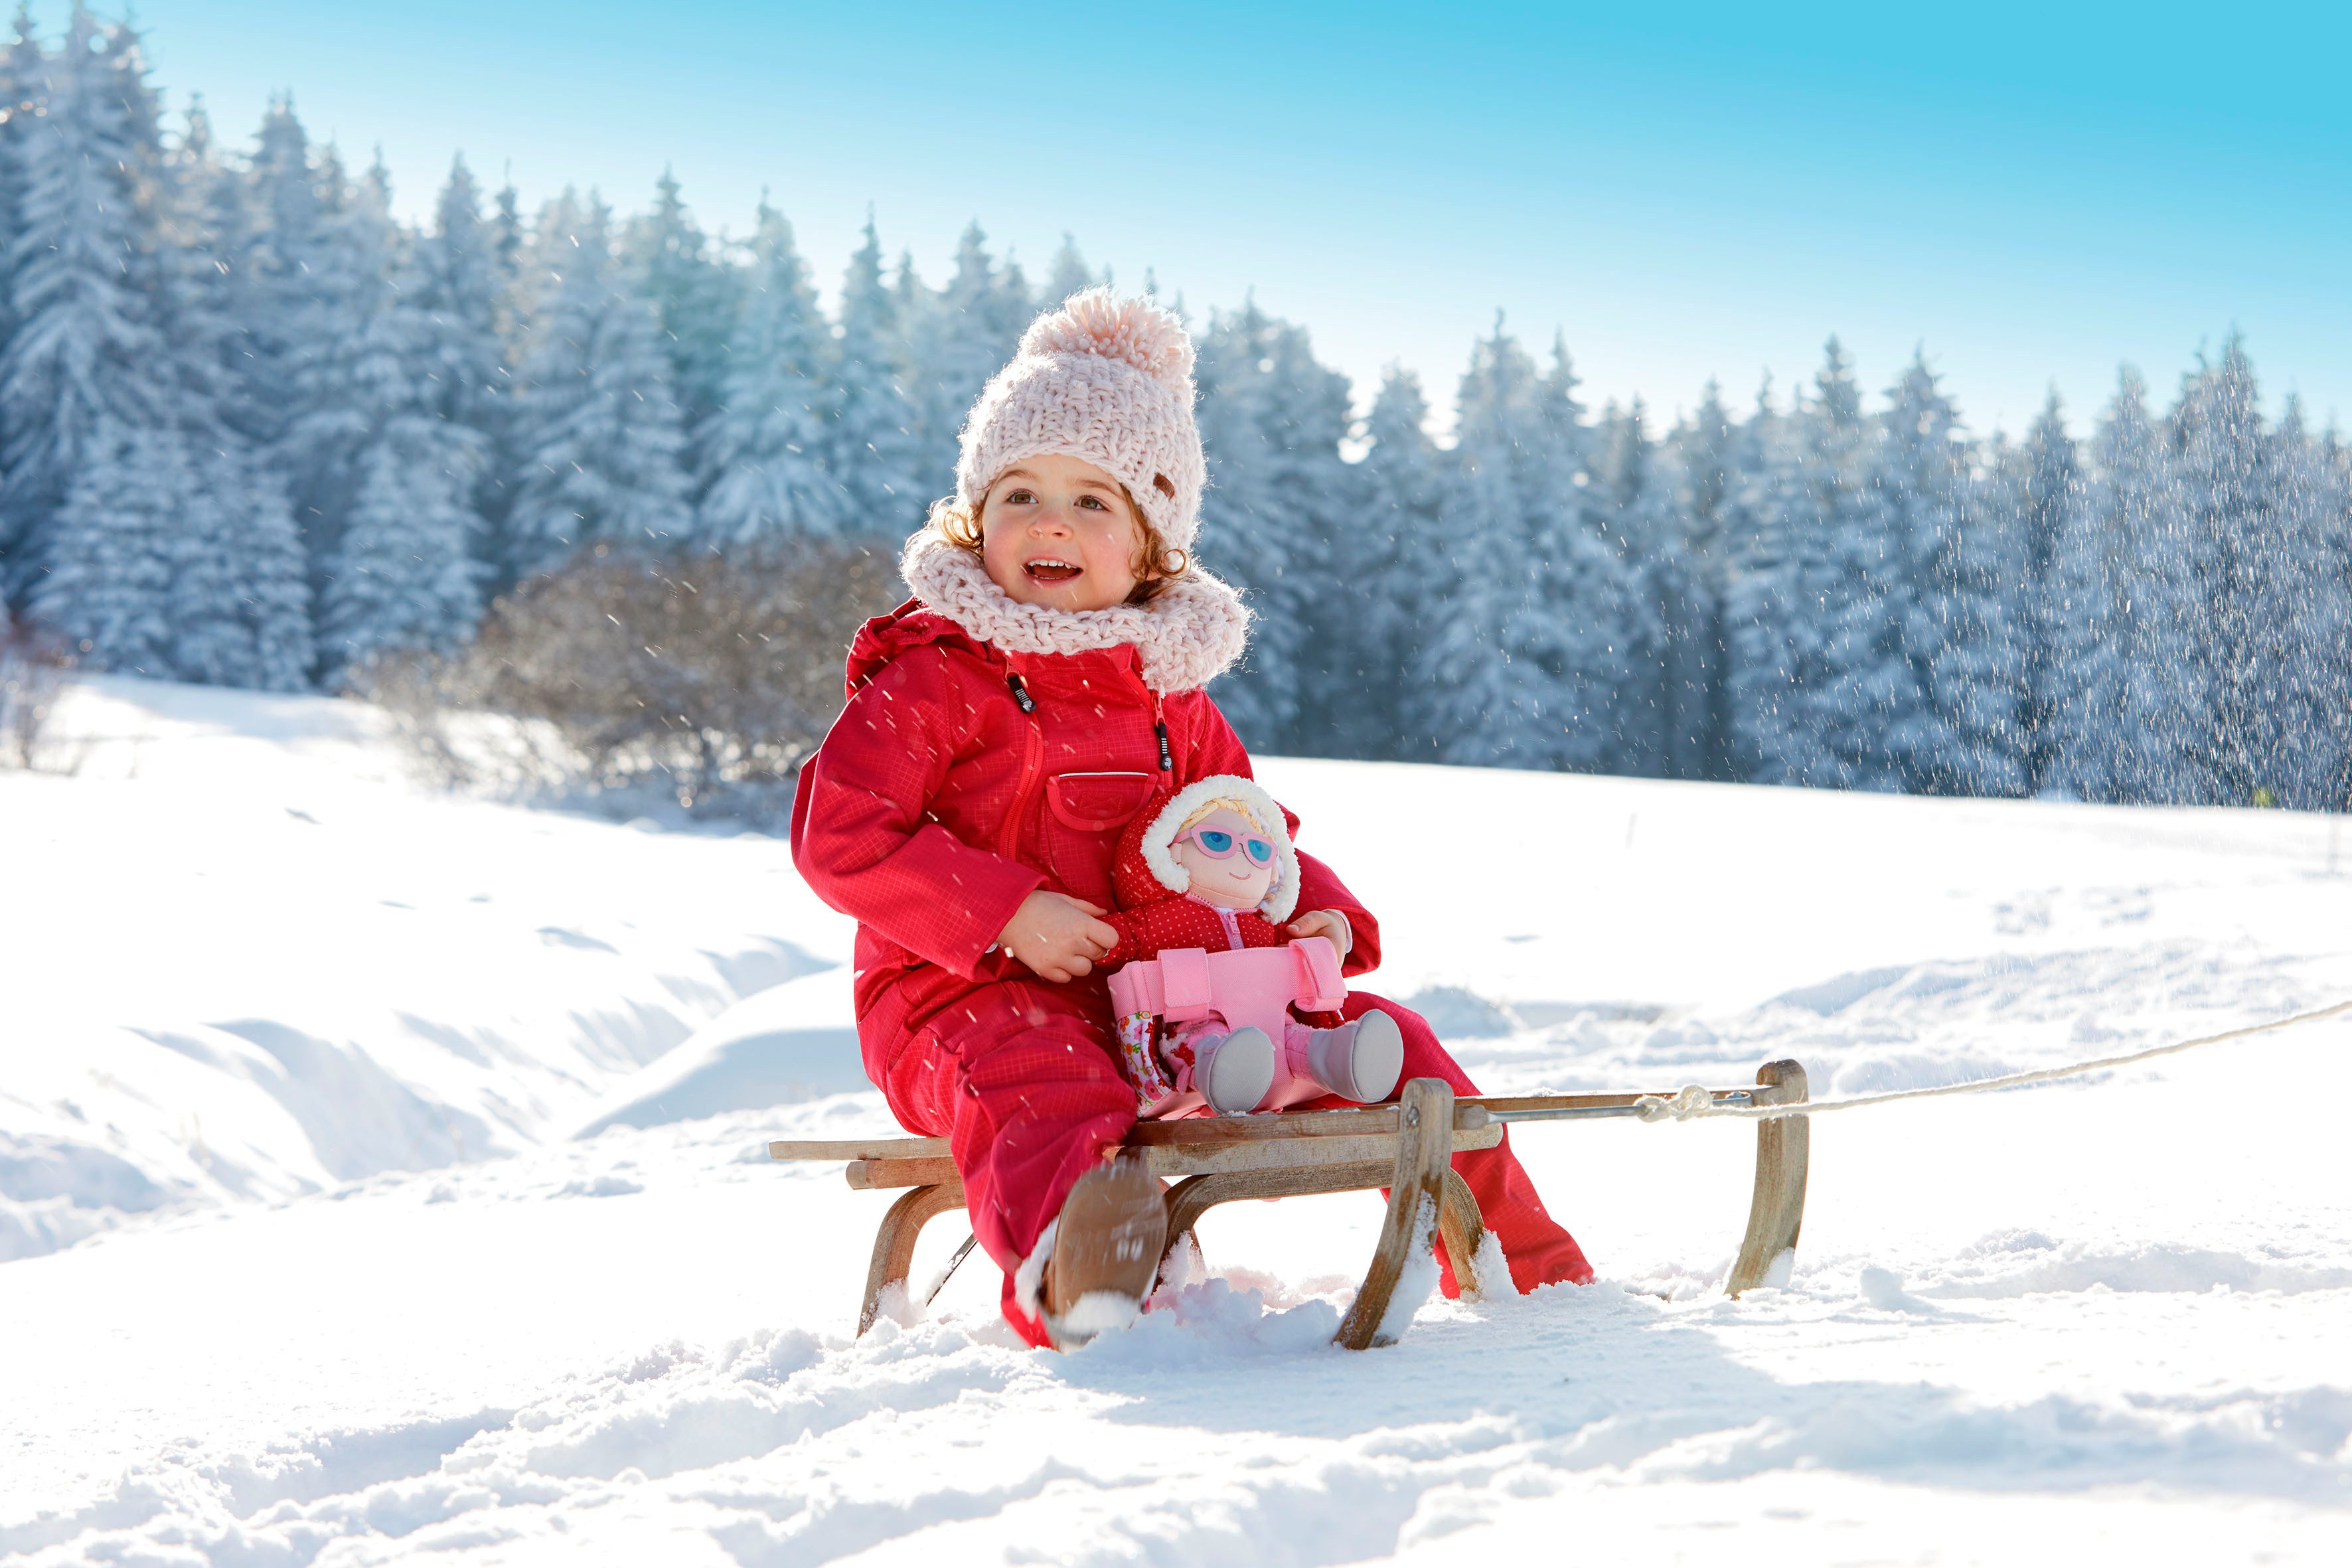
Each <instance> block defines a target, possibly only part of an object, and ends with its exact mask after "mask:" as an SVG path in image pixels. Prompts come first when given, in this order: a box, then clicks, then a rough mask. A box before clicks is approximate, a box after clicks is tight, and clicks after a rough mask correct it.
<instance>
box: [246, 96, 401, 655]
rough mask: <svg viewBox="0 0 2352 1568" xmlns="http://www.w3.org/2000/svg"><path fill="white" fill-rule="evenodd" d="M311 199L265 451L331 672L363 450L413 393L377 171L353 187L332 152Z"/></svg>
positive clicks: (387, 201) (390, 231)
mask: <svg viewBox="0 0 2352 1568" xmlns="http://www.w3.org/2000/svg"><path fill="white" fill-rule="evenodd" d="M315 189H316V194H317V195H318V206H317V209H316V214H315V216H316V224H315V226H314V227H313V228H312V230H311V231H310V243H309V244H308V245H307V247H306V252H307V254H305V255H304V257H303V258H302V260H301V266H302V268H303V269H304V270H303V274H302V278H301V279H300V286H299V287H300V292H299V293H298V294H296V295H295V296H294V297H293V300H294V304H295V306H296V309H297V310H299V331H300V333H301V334H302V335H300V336H299V337H296V338H295V339H294V340H293V342H292V343H291V348H292V353H290V354H289V356H288V357H287V359H286V360H285V361H284V362H283V363H282V364H281V365H280V367H279V368H280V370H281V371H282V373H283V374H284V376H285V380H286V384H287V386H288V388H289V389H290V391H291V393H292V395H293V398H294V403H293V406H292V407H291V408H290V409H289V411H288V415H287V418H286V422H285V426H284V429H283V433H282V434H281V435H280V436H279V437H278V440H277V442H276V444H275V446H274V447H273V449H272V450H273V455H274V457H275V458H276V462H277V465H278V471H279V472H280V473H282V474H283V475H284V476H285V477H286V488H287V494H288V497H289V500H292V501H293V503H294V515H295V518H296V520H297V521H299V523H300V525H301V529H302V537H303V546H304V550H305V552H306V553H307V554H308V555H309V557H310V574H311V579H310V581H311V592H312V595H313V597H314V599H315V600H316V601H317V603H318V604H319V606H320V612H319V616H320V630H321V633H322V637H323V642H324V647H325V650H326V652H327V654H328V656H329V662H330V664H332V663H335V662H337V655H336V653H335V640H334V639H333V638H332V637H324V635H323V634H324V633H325V623H326V621H327V619H328V614H327V609H326V601H327V598H328V596H329V595H330V594H331V591H332V586H333V584H334V581H335V577H336V574H338V572H340V571H341V557H342V554H343V533H344V531H345V530H346V529H347V528H348V527H349V526H350V524H351V520H352V513H353V512H354V510H356V509H357V507H358V505H359V491H360V483H361V476H362V472H363V471H364V469H365V467H366V463H367V451H368V447H369V446H370V445H371V444H372V443H373V440H374V438H375V437H376V436H377V435H378V433H380V432H381V431H382V430H383V426H384V422H385V421H386V420H387V419H388V418H389V417H390V416H391V414H392V411H393V410H394V408H397V407H400V406H402V405H403V404H404V400H405V399H406V398H407V396H408V395H409V391H410V389H409V385H408V379H409V376H408V367H407V366H406V365H405V364H404V363H403V348H404V343H403V337H404V333H403V331H402V329H401V327H400V326H399V325H398V324H396V323H394V321H393V320H392V313H393V310H394V307H395V305H396V304H397V303H398V291H397V285H396V284H395V282H394V275H395V273H396V272H398V271H400V270H402V269H404V267H405V265H406V257H405V255H404V249H405V246H404V240H405V238H406V237H405V236H404V234H402V233H401V232H400V230H399V227H398V226H397V225H396V224H395V223H394V221H393V217H392V212H391V201H392V193H391V188H390V180H389V176H388V175H386V174H385V173H384V171H383V163H382V161H381V160H380V159H379V160H378V161H377V163H376V164H375V166H374V167H373V169H371V171H370V172H369V173H368V174H365V175H363V176H362V178H361V180H360V181H359V182H358V183H356V184H354V183H353V182H352V180H351V179H350V178H349V177H348V176H347V175H346V174H344V172H343V165H342V160H341V156H340V155H339V154H338V153H337V152H336V150H335V148H334V146H333V145H332V144H331V143H330V144H329V145H327V146H325V147H322V148H321V149H320V153H319V156H318V161H317V165H316V169H315Z"/></svg>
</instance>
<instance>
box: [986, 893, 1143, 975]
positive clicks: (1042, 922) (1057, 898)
mask: <svg viewBox="0 0 2352 1568" xmlns="http://www.w3.org/2000/svg"><path fill="white" fill-rule="evenodd" d="M1102 912H1103V909H1102V906H1101V905H1099V904H1090V903H1088V902H1087V901H1086V900H1084V899H1074V898H1072V897H1070V896H1069V895H1068V894H1067V893H1054V892H1048V891H1046V890H1045V889H1043V888H1039V889H1036V890H1035V891H1034V892H1033V893H1031V894H1030V895H1029V896H1028V897H1027V898H1025V899H1024V900H1021V907H1020V908H1019V909H1017V910H1013V918H1012V919H1011V920H1009V921H1005V922H1004V930H1003V931H1001V932H999V933H998V935H997V938H996V944H997V945H998V946H999V947H1001V948H1003V950H1004V951H1005V952H1009V953H1011V954H1012V955H1013V957H1015V958H1017V959H1019V960H1020V961H1021V962H1022V963H1025V964H1027V965H1028V966H1029V967H1030V968H1031V969H1033V970H1034V971H1035V972H1036V973H1037V975H1038V976H1039V978H1041V979H1045V980H1052V981H1056V982H1060V981H1066V980H1076V979H1077V978H1078V977H1079V976H1080V975H1083V974H1090V973H1093V972H1094V967H1095V960H1096V959H1097V958H1100V957H1101V956H1102V955H1103V954H1104V953H1106V952H1109V951H1110V950H1111V949H1112V948H1115V947H1117V946H1118V930H1117V929H1116V928H1115V927H1112V926H1108V925H1105V924H1104V923H1103V922H1102V921H1098V920H1097V919H1095V917H1096V916H1097V915H1099V914H1101V913H1102Z"/></svg>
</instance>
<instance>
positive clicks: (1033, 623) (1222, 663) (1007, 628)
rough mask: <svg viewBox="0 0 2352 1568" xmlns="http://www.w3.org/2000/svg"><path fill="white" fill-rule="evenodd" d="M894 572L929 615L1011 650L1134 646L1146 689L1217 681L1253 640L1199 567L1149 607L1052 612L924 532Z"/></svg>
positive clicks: (1240, 615) (1244, 620) (1238, 612)
mask: <svg viewBox="0 0 2352 1568" xmlns="http://www.w3.org/2000/svg"><path fill="white" fill-rule="evenodd" d="M898 574H899V575H900V576H902V577H904V578H906V579H907V585H908V587H910V588H912V589H914V591H915V597H916V598H918V599H920V600H921V601H922V602H923V605H924V606H925V607H926V608H928V609H931V610H935V611H937V612H938V613H939V614H940V615H942V616H946V617H947V618H948V619H950V620H951V621H953V622H954V623H955V624H956V625H957V626H961V627H962V628H963V629H964V630H965V631H966V632H968V633H970V634H971V636H973V637H977V638H979V639H980V640H981V641H982V642H986V643H993V644H995V645H996V646H997V647H1000V648H1003V649H1004V650H1005V651H1007V652H1009V653H1086V652H1088V651H1090V650H1092V649H1095V648H1105V647H1118V645H1119V644H1121V643H1133V644H1134V645H1135V650H1136V652H1137V653H1139V654H1140V655H1141V656H1142V658H1143V684H1144V685H1146V686H1148V687H1150V689H1152V690H1154V691H1157V692H1160V693H1162V694H1166V693H1169V692H1176V691H1191V690H1192V689H1195V688H1197V687H1202V686H1206V685H1207V684H1208V683H1209V682H1210V681H1212V680H1213V679H1216V678H1217V677H1218V676H1220V675H1223V673H1224V672H1225V671H1226V670H1227V669H1228V668H1231V667H1232V666H1233V664H1234V660H1236V659H1238V658H1241V656H1242V648H1243V646H1244V644H1246V643H1247V642H1248V641H1249V623H1250V613H1249V610H1248V609H1247V608H1246V607H1245V606H1244V605H1243V604H1242V601H1241V595H1238V594H1236V593H1234V591H1233V589H1231V588H1229V587H1227V586H1226V585H1225V584H1223V583H1220V582H1218V581H1217V580H1216V579H1215V578H1214V577H1212V576H1210V575H1209V574H1207V573H1205V572H1202V571H1200V570H1199V569H1197V568H1195V569H1194V570H1192V571H1191V572H1187V573H1186V574H1184V575H1183V576H1181V577H1179V578H1177V579H1176V580H1175V581H1173V582H1171V583H1170V584H1168V586H1167V587H1166V588H1164V589H1162V590H1161V591H1160V596H1159V597H1158V598H1156V599H1154V600H1152V601H1151V603H1150V604H1148V605H1112V606H1111V607H1110V608H1109V609H1108V610H1055V609H1048V608H1046V607H1045V606H1044V605H1024V604H1019V603H1016V602H1015V601H1014V600H1013V597H1012V596H1011V595H1008V594H1006V593H1005V591H1004V590H1003V589H1002V588H1000V587H998V586H997V585H996V584H994V583H992V582H991V581H990V580H989V576H988V572H987V569H986V568H984V567H982V565H981V563H980V559H979V557H977V556H975V555H973V554H972V552H971V551H969V550H965V549H963V548H961V547H960V546H958V545H955V544H952V543H950V542H948V541H947V540H945V539H942V538H940V536H939V535H938V534H937V533H934V532H932V531H930V530H929V529H925V530H923V531H921V532H919V533H918V534H916V535H915V536H914V537H913V538H912V539H909V540H908V541H907V550H906V553H905V554H904V555H902V556H900V557H899V560H898Z"/></svg>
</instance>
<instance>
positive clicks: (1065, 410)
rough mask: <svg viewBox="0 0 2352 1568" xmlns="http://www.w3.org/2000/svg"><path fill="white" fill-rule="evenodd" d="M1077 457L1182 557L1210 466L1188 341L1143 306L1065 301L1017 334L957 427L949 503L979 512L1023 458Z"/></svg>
mask: <svg viewBox="0 0 2352 1568" xmlns="http://www.w3.org/2000/svg"><path fill="white" fill-rule="evenodd" d="M1046 453H1056V454H1059V455H1061V456H1064V457H1070V458H1084V459H1085V460H1086V461H1087V462H1089V463H1092V464H1093V465H1094V466H1095V467H1097V468H1100V469H1102V470H1103V471H1104V472H1106V473H1108V474H1109V475H1110V476H1111V477H1112V478H1113V479H1117V480H1118V482H1119V483H1121V484H1123V485H1125V486H1126V487H1127V493H1128V494H1129V495H1130V496H1133V497H1134V498H1135V503H1136V505H1137V506H1139V507H1140V508H1141V509H1142V510H1143V515H1144V517H1145V519H1146V520H1147V521H1150V524H1151V526H1152V528H1153V529H1154V530H1156V531H1158V532H1159V535H1160V538H1161V539H1162V540H1163V541H1165V542H1167V543H1169V544H1170V545H1172V546H1173V547H1175V548H1176V549H1179V550H1181V551H1184V552H1187V553H1188V554H1189V553H1190V552H1191V551H1192V536H1193V535H1194V533H1196V532H1197V531H1199V529H1200V524H1201V487H1202V485H1203V484H1204V483H1205V482H1207V479H1208V464H1207V462H1206V460H1205V459H1204V458H1202V455H1201V428H1200V426H1198V425H1197V424H1195V423H1194V422H1193V418H1192V336H1191V334H1190V333H1188V332H1186V331H1184V323H1183V322H1181V321H1178V320H1177V319H1176V318H1175V317H1174V316H1173V315H1171V314H1170V313H1169V312H1168V311H1166V310H1161V309H1160V307H1159V306H1158V305H1156V304H1154V303H1153V302H1152V301H1151V300H1146V299H1140V298H1138V299H1126V300H1122V299H1119V298H1118V296H1116V295H1114V294H1112V293H1111V291H1110V290H1109V289H1087V290H1086V291H1085V292H1084V293H1080V294H1073V295H1071V296H1070V297H1069V298H1068V299H1067V300H1064V301H1063V302H1062V304H1061V307H1060V309H1058V310H1048V311H1046V312H1045V314H1044V315H1042V316H1040V317H1038V318H1037V319H1036V320H1035V321H1032V322H1030V323H1029V330H1028V331H1025V332H1024V333H1022V334H1021V348H1020V351H1019V353H1016V354H1014V356H1013V363H1010V364H1008V365H1006V366H1005V367H1004V368H1003V370H1000V371H998V372H997V373H996V374H995V375H994V376H993V377H992V378H991V379H990V381H989V383H988V384H987V386H985V387H984V388H982V391H981V394H980V401H979V402H977V403H975V404H973V405H972V407H971V416H970V417H968V418H967V419H966V420H965V421H964V426H963V452H962V456H961V458H960V459H959V460H958V462H957V463H956V500H957V501H958V502H959V503H960V504H961V505H962V506H963V507H964V508H965V509H966V510H969V511H971V512H973V513H975V514H976V513H977V512H978V511H979V510H980V503H981V500H982V498H983V497H985V496H986V495H987V494H988V487H989V486H991V485H992V484H994V483H995V482H996V481H997V479H999V478H1000V477H1002V476H1003V473H1004V470H1005V469H1007V468H1011V467H1013V465H1014V464H1015V463H1018V462H1019V461H1021V459H1022V458H1034V457H1039V456H1042V455H1044V454H1046Z"/></svg>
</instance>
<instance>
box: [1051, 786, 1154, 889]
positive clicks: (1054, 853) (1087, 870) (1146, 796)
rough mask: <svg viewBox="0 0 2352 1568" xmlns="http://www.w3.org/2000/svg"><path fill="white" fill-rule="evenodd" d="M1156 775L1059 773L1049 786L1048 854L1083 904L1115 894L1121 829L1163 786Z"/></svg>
mask: <svg viewBox="0 0 2352 1568" xmlns="http://www.w3.org/2000/svg"><path fill="white" fill-rule="evenodd" d="M1159 782H1160V781H1159V776H1158V775H1157V774H1155V773H1055V775H1054V776H1053V777H1051V778H1049V779H1047V780H1046V781H1045V816H1046V821H1045V853H1046V855H1047V857H1048V858H1050V859H1051V861H1052V862H1053V870H1054V875H1055V877H1056V878H1058V879H1060V880H1061V883H1062V885H1063V886H1064V887H1066V888H1067V889H1069V890H1070V891H1071V892H1073V893H1076V895H1077V896H1078V897H1080V898H1082V899H1091V900H1094V901H1095V902H1097V903H1101V902H1103V901H1104V900H1106V899H1107V898H1108V896H1109V893H1110V885H1111V884H1110V863H1111V856H1112V854H1113V852H1114V851H1116V850H1117V848H1118V836H1119V833H1120V830H1121V829H1123V828H1125V827H1126V826H1127V825H1128V824H1129V822H1132V821H1133V820H1134V819H1135V814H1136V813H1137V812H1139V811H1140V810H1142V809H1143V806H1144V804H1145V803H1146V802H1148V801H1149V800H1150V798H1151V795H1152V792H1153V791H1154V790H1156V789H1157V788H1158V787H1159Z"/></svg>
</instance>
